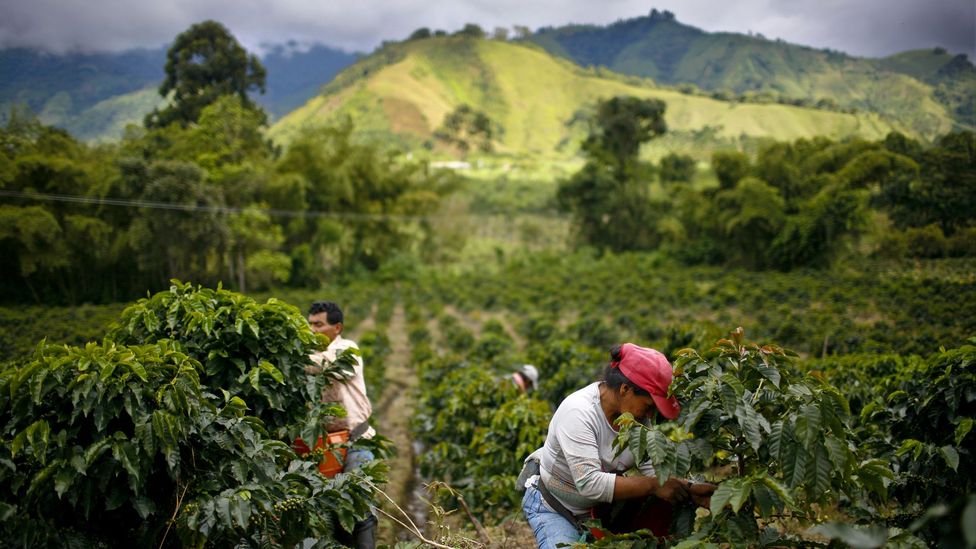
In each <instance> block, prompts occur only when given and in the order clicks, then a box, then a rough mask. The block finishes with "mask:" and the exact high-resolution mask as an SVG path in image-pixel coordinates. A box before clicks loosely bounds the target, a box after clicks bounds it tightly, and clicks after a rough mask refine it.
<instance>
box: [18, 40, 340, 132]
mask: <svg viewBox="0 0 976 549" xmlns="http://www.w3.org/2000/svg"><path fill="white" fill-rule="evenodd" d="M355 60H356V55H355V54H351V53H346V52H343V51H340V50H337V49H333V48H329V47H327V46H323V45H321V44H314V45H311V46H310V47H306V48H301V47H299V46H298V45H297V44H294V43H288V44H277V45H271V46H269V47H268V48H267V51H265V52H264V54H263V55H262V59H261V61H262V63H263V64H264V66H265V68H266V69H267V74H268V77H267V80H268V81H267V86H266V93H265V94H264V95H259V96H257V97H256V98H255V100H256V101H257V102H258V103H259V104H261V106H262V107H264V108H265V109H266V110H267V111H268V113H269V114H270V115H271V116H272V118H277V117H280V116H282V115H283V114H285V113H287V112H289V111H290V110H292V109H294V108H295V107H298V106H300V105H302V104H303V103H304V102H305V101H306V100H308V99H309V98H310V97H313V96H315V95H316V94H318V92H319V90H320V88H321V87H322V85H323V84H325V83H326V82H328V81H329V80H331V79H332V77H333V76H335V74H336V73H338V72H339V71H340V70H341V69H343V68H345V67H347V66H349V65H350V64H352V63H353V62H354V61H355ZM165 63H166V48H157V49H136V50H128V51H123V52H118V53H67V54H50V53H44V52H41V51H38V50H32V49H25V48H10V49H5V50H0V119H2V117H3V116H4V115H5V114H6V113H7V112H8V111H9V109H10V108H11V107H12V106H14V105H26V106H27V107H29V108H30V109H31V110H32V111H33V112H34V113H36V114H37V115H38V118H40V120H41V121H42V122H44V123H45V124H49V125H53V126H58V127H61V128H64V129H66V130H68V131H69V132H71V133H72V134H73V135H74V136H75V137H77V138H79V139H83V140H86V141H105V140H115V139H118V138H120V137H121V136H122V130H123V129H124V128H125V126H126V125H127V124H130V123H133V124H141V123H142V120H143V118H144V117H145V115H146V114H147V113H149V112H150V111H151V110H152V109H153V108H154V107H156V106H157V105H159V104H160V102H161V98H160V97H159V95H158V93H157V91H156V90H157V88H158V86H159V84H160V82H162V81H163V78H164V73H163V66H164V64H165Z"/></svg>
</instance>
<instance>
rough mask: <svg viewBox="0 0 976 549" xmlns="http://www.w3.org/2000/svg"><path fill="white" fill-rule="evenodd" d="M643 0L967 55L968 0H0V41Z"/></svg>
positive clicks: (116, 46) (681, 16)
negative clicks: (207, 24) (206, 24)
mask: <svg viewBox="0 0 976 549" xmlns="http://www.w3.org/2000/svg"><path fill="white" fill-rule="evenodd" d="M652 7H653V8H657V9H659V10H670V11H672V12H674V13H675V15H676V16H677V18H678V20H679V21H681V22H683V23H686V24H690V25H693V26H696V27H699V28H702V29H704V30H707V31H729V32H740V33H746V32H749V31H752V32H759V33H762V34H763V35H765V36H766V37H767V38H770V39H772V38H782V39H783V40H786V41H788V42H793V43H798V44H804V45H808V46H814V47H817V48H831V49H835V50H840V51H844V52H847V53H850V54H853V55H859V56H869V57H878V56H884V55H889V54H892V53H896V52H899V51H904V50H908V49H917V48H930V47H934V46H942V47H944V48H946V49H947V50H949V51H950V52H952V53H966V54H967V55H969V57H970V59H971V60H972V59H976V0H846V1H845V0H653V1H652V2H646V1H636V0H453V1H445V0H436V1H431V0H356V1H353V0H274V1H271V0H84V1H82V0H0V47H11V46H33V47H41V48H45V49H48V50H52V51H65V50H77V49H81V50H85V51H98V50H120V49H126V48H131V47H138V46H145V47H158V46H161V45H164V44H166V43H168V42H171V41H172V40H173V38H174V37H175V36H176V35H177V34H178V33H180V32H182V31H183V30H185V29H186V28H187V27H188V26H190V25H191V24H193V23H195V22H199V21H202V20H205V19H216V20H218V21H220V22H221V23H223V24H224V25H226V26H227V27H228V28H229V29H230V30H231V32H233V33H234V35H235V36H236V37H237V38H238V40H240V41H241V42H242V43H243V44H244V45H245V46H246V47H248V49H252V50H254V49H256V48H257V46H258V45H259V44H261V43H266V42H274V43H278V42H285V41H287V40H297V41H299V42H321V43H324V44H328V45H330V46H334V47H339V48H342V49H344V50H347V51H359V52H369V51H371V50H372V49H373V48H374V47H376V46H377V45H378V44H379V43H380V42H381V41H382V40H399V39H402V38H404V37H406V36H407V35H409V34H410V32H411V31H413V30H414V29H416V28H419V27H429V28H431V29H444V30H447V31H454V30H457V29H459V28H461V27H462V26H463V25H464V24H465V23H468V22H472V23H477V24H479V25H481V26H482V27H484V28H486V29H492V28H494V27H498V26H502V27H511V26H512V25H525V26H528V27H530V28H531V29H533V30H534V29H536V28H538V27H540V26H546V25H553V26H559V25H563V24H567V23H595V24H606V23H611V22H613V21H615V20H617V19H625V18H630V17H636V16H640V15H645V14H647V13H648V12H649V11H650V10H651V8H652Z"/></svg>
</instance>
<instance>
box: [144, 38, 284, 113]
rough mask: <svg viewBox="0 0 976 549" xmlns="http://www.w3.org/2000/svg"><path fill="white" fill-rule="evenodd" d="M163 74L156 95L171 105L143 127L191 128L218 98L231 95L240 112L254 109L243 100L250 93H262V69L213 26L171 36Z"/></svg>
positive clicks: (258, 62)
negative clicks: (174, 125) (173, 38)
mask: <svg viewBox="0 0 976 549" xmlns="http://www.w3.org/2000/svg"><path fill="white" fill-rule="evenodd" d="M165 70H166V79H165V80H164V81H163V84H162V85H161V86H160V87H159V94H160V95H162V96H163V97H167V96H168V95H169V94H171V93H172V101H171V103H170V104H169V106H167V107H166V108H164V109H163V110H154V111H153V112H152V113H150V114H149V115H147V116H146V126H148V127H161V126H168V125H169V124H172V123H179V124H181V125H183V126H186V125H187V124H189V123H192V122H196V121H197V119H198V118H199V117H200V112H201V111H202V110H203V108H204V107H206V106H207V105H209V104H211V103H213V102H214V101H216V100H217V99H218V98H219V97H222V96H224V95H237V96H238V97H240V99H241V102H242V103H243V104H244V105H245V106H246V107H248V108H250V109H254V110H258V109H259V108H258V107H257V106H256V105H255V104H254V103H253V102H252V101H251V100H250V98H248V96H247V94H248V92H249V91H251V90H252V89H257V90H258V91H260V92H261V93H264V81H265V74H266V73H265V70H264V66H262V65H261V62H260V61H259V60H258V58H257V57H256V56H254V55H253V54H252V55H248V53H247V51H246V50H245V49H244V48H243V47H242V46H241V45H240V44H239V43H238V42H237V39H236V38H234V36H233V35H232V34H231V33H230V31H228V30H227V28H226V27H224V26H223V25H221V24H220V23H218V22H216V21H204V22H202V23H197V24H195V25H193V26H191V27H190V28H189V29H187V30H186V31H184V32H183V33H181V34H180V35H179V36H177V37H176V41H175V42H173V45H172V47H170V49H169V52H167V54H166V68H165Z"/></svg>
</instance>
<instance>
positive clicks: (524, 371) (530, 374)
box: [512, 364, 539, 393]
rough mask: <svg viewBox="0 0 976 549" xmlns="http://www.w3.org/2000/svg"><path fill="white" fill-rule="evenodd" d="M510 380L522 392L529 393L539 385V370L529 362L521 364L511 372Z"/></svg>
mask: <svg viewBox="0 0 976 549" xmlns="http://www.w3.org/2000/svg"><path fill="white" fill-rule="evenodd" d="M512 381H513V382H515V386H516V387H518V388H519V390H520V391H522V392H523V393H529V392H531V391H533V390H535V389H536V388H537V387H538V386H539V370H538V369H537V368H536V367H535V366H533V365H531V364H523V365H522V367H521V368H519V369H518V370H516V371H514V372H512Z"/></svg>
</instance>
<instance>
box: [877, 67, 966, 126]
mask: <svg viewBox="0 0 976 549" xmlns="http://www.w3.org/2000/svg"><path fill="white" fill-rule="evenodd" d="M877 65H878V66H879V67H880V68H882V69H884V70H888V71H892V72H899V73H902V74H907V75H909V76H911V77H913V78H915V79H917V80H921V81H922V82H925V83H927V84H930V85H931V86H932V87H933V88H934V89H935V97H936V98H937V99H938V100H939V101H940V102H942V103H943V104H945V105H947V106H949V108H950V110H951V111H952V113H953V114H954V116H955V117H956V119H957V120H958V121H959V122H960V123H961V124H963V125H968V126H969V127H976V66H973V64H972V63H970V62H969V60H968V59H967V58H966V55H965V54H959V55H950V54H949V53H948V52H946V51H945V50H944V49H942V48H933V49H930V50H913V51H906V52H902V53H899V54H897V55H892V56H890V57H885V58H884V59H880V60H878V61H877Z"/></svg>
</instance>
